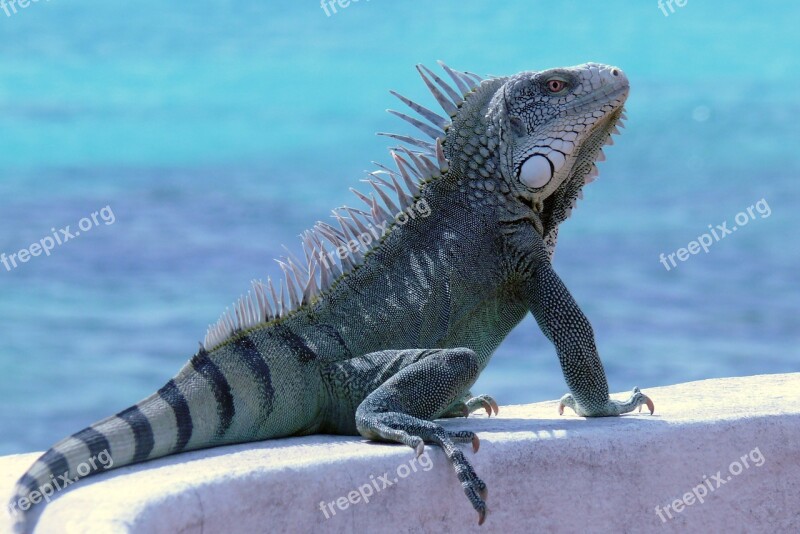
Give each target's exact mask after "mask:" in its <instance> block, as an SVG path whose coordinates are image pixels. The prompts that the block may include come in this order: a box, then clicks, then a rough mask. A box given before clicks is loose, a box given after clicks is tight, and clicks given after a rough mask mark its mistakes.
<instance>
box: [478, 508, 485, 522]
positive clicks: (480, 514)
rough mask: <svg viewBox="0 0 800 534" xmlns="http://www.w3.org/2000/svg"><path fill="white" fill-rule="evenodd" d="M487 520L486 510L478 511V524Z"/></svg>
mask: <svg viewBox="0 0 800 534" xmlns="http://www.w3.org/2000/svg"><path fill="white" fill-rule="evenodd" d="M484 521H486V510H480V511H478V526H481V525H482V524H483V522H484Z"/></svg>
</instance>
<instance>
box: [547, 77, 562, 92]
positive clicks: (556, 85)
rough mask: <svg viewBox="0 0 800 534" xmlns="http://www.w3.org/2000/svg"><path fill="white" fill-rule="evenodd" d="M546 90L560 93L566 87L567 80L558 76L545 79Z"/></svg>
mask: <svg viewBox="0 0 800 534" xmlns="http://www.w3.org/2000/svg"><path fill="white" fill-rule="evenodd" d="M546 85H547V90H548V91H550V92H551V93H560V92H561V91H563V90H564V89H565V88H566V87H567V82H565V81H564V80H560V79H558V78H551V79H549V80H547V83H546Z"/></svg>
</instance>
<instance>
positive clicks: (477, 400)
mask: <svg viewBox="0 0 800 534" xmlns="http://www.w3.org/2000/svg"><path fill="white" fill-rule="evenodd" d="M467 406H468V407H469V409H470V411H471V412H472V411H475V410H477V409H479V408H483V409H484V410H486V415H487V416H489V417H491V416H492V413H494V415H497V414H498V412H499V411H500V407H499V406H498V405H497V401H495V400H494V399H493V398H492V397H490V396H489V395H478V396H477V397H473V398H471V399H470V400H469V401H467Z"/></svg>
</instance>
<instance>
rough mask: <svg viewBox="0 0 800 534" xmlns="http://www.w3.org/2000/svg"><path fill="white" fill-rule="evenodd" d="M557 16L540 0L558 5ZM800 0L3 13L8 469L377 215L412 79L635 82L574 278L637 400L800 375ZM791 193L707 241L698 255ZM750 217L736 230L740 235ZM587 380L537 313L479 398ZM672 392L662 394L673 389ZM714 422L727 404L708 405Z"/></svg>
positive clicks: (605, 351)
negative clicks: (322, 240)
mask: <svg viewBox="0 0 800 534" xmlns="http://www.w3.org/2000/svg"><path fill="white" fill-rule="evenodd" d="M531 4H534V5H533V6H532V5H531ZM798 20H800V4H794V3H783V5H781V6H778V5H775V4H772V3H762V4H758V6H756V5H755V4H754V3H752V2H744V1H742V2H726V3H724V6H723V5H722V4H719V5H717V4H716V3H715V4H714V5H708V3H706V4H704V3H701V2H695V1H691V2H689V3H688V4H687V5H686V6H685V7H682V8H676V11H675V12H674V13H672V14H670V15H669V16H666V17H665V16H664V15H663V14H662V12H661V11H660V10H659V9H658V7H657V3H656V1H655V0H651V1H648V2H614V1H605V2H596V3H591V4H590V3H588V2H547V3H546V2H535V3H534V2H529V1H523V0H515V1H507V2H503V3H502V4H501V3H498V2H491V3H489V2H481V3H477V2H475V3H472V4H468V3H465V2H454V1H450V2H435V3H432V2H425V1H422V0H409V1H406V2H402V3H401V2H389V1H388V0H374V1H371V2H365V1H363V0H362V1H361V2H359V3H352V4H351V5H350V6H349V7H347V8H346V9H340V10H339V12H338V13H336V14H335V15H332V16H330V17H327V16H326V15H325V13H324V11H323V10H322V9H321V8H320V6H319V4H318V3H317V2H315V1H311V0H308V1H302V2H288V1H287V2H273V1H268V2H264V1H263V0H260V1H257V0H238V1H236V2H233V1H224V2H220V1H215V2H210V1H207V0H199V1H194V2H192V3H191V4H189V3H183V2H181V3H177V2H164V1H154V0H143V1H139V2H135V3H133V4H131V3H122V2H108V1H103V2H101V1H100V0H83V1H80V0H52V1H51V2H48V3H45V2H39V3H35V4H31V5H30V6H29V7H28V8H26V9H24V10H20V11H19V12H18V13H17V14H12V16H10V17H7V16H6V15H5V14H4V13H3V12H2V11H0V38H1V39H2V43H3V46H2V54H0V252H5V253H6V254H10V253H12V252H16V251H18V250H19V249H21V248H23V247H27V246H28V245H30V244H31V243H33V242H37V241H39V240H40V239H42V238H44V237H46V236H49V235H50V234H51V231H50V229H51V228H56V229H59V228H62V227H65V226H66V225H71V228H72V230H73V231H74V230H75V229H76V228H77V224H78V222H79V221H80V220H81V219H82V218H83V217H88V216H90V214H91V213H93V212H99V210H100V209H101V208H103V207H105V206H109V207H110V209H111V210H112V211H113V214H114V222H113V224H105V223H104V222H103V220H102V219H100V220H99V224H98V225H97V226H93V227H92V228H91V229H90V231H87V232H84V233H83V234H82V235H80V236H79V237H77V238H75V239H73V240H71V241H69V242H66V243H64V245H63V246H60V247H57V248H56V249H55V250H53V252H52V253H51V255H50V256H49V257H46V256H39V257H35V258H31V259H30V261H28V262H27V263H24V264H20V265H19V267H18V268H16V269H12V270H11V271H6V269H5V268H4V267H3V266H2V265H0V454H6V453H14V452H23V451H29V450H36V449H43V448H45V447H47V446H48V445H50V444H51V443H52V442H54V441H56V440H57V439H59V438H61V437H62V436H64V435H67V434H69V433H71V432H73V431H75V430H78V429H80V428H82V427H83V426H85V425H87V424H88V423H91V422H92V421H95V420H97V419H99V418H102V417H104V416H106V415H109V414H111V413H114V412H116V411H119V410H120V409H122V408H124V407H127V406H128V405H130V404H131V403H133V402H135V401H137V400H138V399H140V398H142V397H144V396H146V395H147V394H149V393H151V392H152V391H154V390H155V389H157V388H158V387H160V386H161V385H163V383H164V382H165V381H166V380H167V379H168V378H169V377H170V376H172V375H173V374H174V373H175V372H176V371H177V370H178V369H179V368H180V367H181V366H182V365H183V363H184V362H185V361H186V359H187V358H188V357H189V356H190V355H191V354H192V352H193V351H194V349H195V347H196V344H197V341H198V340H199V339H201V338H202V336H203V335H204V333H205V328H206V326H207V324H208V323H210V322H212V321H214V320H216V318H217V317H218V315H219V313H220V312H221V311H222V310H223V309H224V307H225V306H227V305H229V304H230V302H231V301H232V300H234V299H235V298H236V297H238V296H239V295H240V294H241V293H242V292H244V291H245V290H246V289H247V284H248V282H249V280H251V279H253V278H263V277H264V276H265V275H266V274H267V273H272V274H273V275H275V274H276V273H277V272H278V271H277V269H276V265H275V264H274V263H273V262H272V261H271V258H273V257H275V256H277V255H279V254H280V253H281V250H280V244H282V243H286V244H289V245H295V244H296V243H297V240H296V237H295V236H296V235H297V234H299V233H300V232H301V231H302V230H303V229H305V228H306V227H308V226H310V225H311V224H312V223H313V222H314V221H316V220H319V219H323V218H325V217H327V214H328V210H329V209H330V208H333V207H335V206H338V205H341V204H343V203H351V196H350V193H348V191H347V190H348V187H350V186H352V185H355V184H356V183H357V180H358V179H359V178H360V177H361V176H362V171H363V169H365V168H368V167H369V161H371V160H373V159H380V160H382V161H386V160H387V154H386V151H385V146H386V140H385V139H381V138H377V137H375V136H374V135H373V132H375V131H386V130H392V129H395V130H396V129H398V128H400V129H402V126H399V125H398V121H397V120H396V119H393V118H392V117H390V116H389V115H387V114H386V113H384V112H383V109H384V108H386V107H389V106H392V107H395V106H396V105H397V104H396V103H395V102H394V101H393V98H392V97H391V96H390V95H389V94H388V92H387V91H388V89H397V90H399V91H400V92H402V93H405V94H408V95H410V96H414V97H418V98H423V99H425V100H427V101H429V100H428V98H429V97H427V96H426V95H425V89H424V87H423V86H422V84H421V82H420V81H419V79H418V78H417V76H416V73H415V71H414V69H413V66H414V65H415V64H416V63H418V62H425V63H427V64H430V65H431V66H433V65H434V62H435V60H437V59H444V60H446V61H448V62H449V63H450V64H451V65H453V66H454V67H456V68H462V69H468V70H473V71H476V72H480V73H489V74H509V73H514V72H517V71H520V70H528V69H532V70H536V69H541V68H548V67H554V66H561V65H573V64H577V63H582V62H585V61H590V60H591V61H599V62H605V63H612V64H615V65H618V66H620V67H622V68H623V69H625V71H626V73H627V74H628V76H629V78H630V80H631V84H632V93H631V96H630V99H629V104H628V106H627V109H628V116H629V120H628V122H627V129H626V130H625V131H624V135H622V136H621V137H618V138H616V139H617V144H616V145H615V146H613V147H609V149H608V150H607V154H608V161H607V162H605V163H602V164H601V165H600V167H601V174H600V179H599V180H598V182H596V183H594V184H592V185H591V186H589V187H588V188H587V189H586V191H585V193H586V199H585V200H583V201H582V202H580V203H579V207H578V209H577V211H576V212H575V214H574V215H573V218H572V219H570V220H569V221H568V222H567V223H566V224H565V225H564V226H563V227H562V232H561V237H560V242H559V248H558V251H557V253H556V259H555V266H556V269H557V270H558V272H559V273H560V274H561V276H562V278H563V279H564V280H565V282H566V283H567V285H568V287H569V288H570V289H571V291H572V292H573V294H574V296H575V298H576V299H577V301H578V302H579V303H580V304H581V305H582V307H583V308H584V310H585V312H586V313H587V315H588V316H589V317H590V319H591V320H592V323H593V326H594V329H595V332H596V335H597V341H598V345H599V347H600V351H601V355H602V357H603V360H604V362H605V366H606V370H607V373H608V376H609V381H610V384H611V387H612V390H614V391H622V390H628V389H630V388H631V387H633V386H635V385H639V386H641V387H643V388H647V387H653V386H658V385H666V384H671V383H676V382H683V381H688V380H695V379H701V378H709V377H719V376H733V375H748V374H755V373H776V372H787V371H796V370H798V361H799V360H800V348H798V342H799V341H800V313H798V312H800V305H799V303H798V277H799V276H800V275H798V260H799V259H800V248H799V247H798V237H797V235H798V233H797V227H798V223H800V211H799V210H798V209H797V207H798V200H799V198H798V197H799V196H800V195H799V193H800V188H799V187H798V183H799V182H798V180H799V179H800V172H799V171H800V163H798V158H797V148H798V146H799V144H800V143H799V142H800V127H798V120H797V117H799V116H800V92H798V88H800V75H798V73H800V56H798V54H797V50H798V49H800V46H798V45H800V38H799V37H798V34H797V32H796V28H795V27H796V23H797V21H798ZM761 199H764V200H765V202H766V203H767V205H768V206H769V208H770V210H771V214H770V216H769V217H765V218H762V217H761V216H760V215H758V212H756V217H755V219H754V220H750V221H749V223H748V224H747V226H746V227H742V228H740V229H739V230H738V231H737V232H736V233H735V234H732V235H729V236H727V237H726V238H725V239H723V240H722V241H719V242H718V243H715V244H714V245H713V246H712V247H711V248H710V250H709V252H708V253H703V252H700V253H699V254H698V255H696V256H691V257H690V259H689V260H688V261H686V262H684V263H679V264H678V267H676V268H673V269H672V270H670V271H667V270H666V269H665V268H664V267H663V266H662V264H661V263H659V254H661V253H665V254H669V253H671V252H672V253H674V252H675V251H676V250H677V249H679V248H680V247H685V246H686V245H687V244H688V243H689V241H691V240H693V239H695V238H696V237H697V236H698V235H700V234H702V233H703V232H705V231H707V227H708V225H709V224H712V225H716V224H720V223H722V222H723V221H733V218H734V216H735V215H736V214H737V213H739V212H740V211H743V210H746V209H747V208H748V207H749V206H753V205H755V203H756V202H758V201H759V200H761ZM731 224H732V222H729V223H728V226H731ZM475 391H476V392H481V393H483V392H486V393H491V394H493V395H494V396H495V397H496V398H497V399H498V400H499V401H500V402H501V403H505V404H508V403H522V402H530V401H538V400H545V399H553V398H556V397H558V396H560V395H561V394H562V393H563V392H564V391H565V385H564V381H563V378H562V377H561V372H560V369H559V367H558V363H557V359H556V357H555V354H554V351H553V348H552V346H551V345H550V344H549V343H548V342H547V340H546V339H544V336H543V335H542V334H541V333H540V332H539V331H538V329H537V327H536V325H535V323H534V322H533V321H532V320H526V321H525V322H523V324H521V325H520V326H519V328H518V329H517V330H516V331H515V332H514V333H513V334H512V335H511V336H510V337H509V338H508V339H507V340H506V342H505V343H504V344H503V345H502V346H501V348H500V349H499V351H498V352H497V354H496V356H495V358H494V360H493V361H492V363H491V364H490V366H489V367H488V368H487V370H486V371H485V373H484V375H483V376H482V377H481V379H480V382H479V384H478V385H477V386H476V387H475ZM656 401H657V399H656ZM698 409H702V407H700V406H698Z"/></svg>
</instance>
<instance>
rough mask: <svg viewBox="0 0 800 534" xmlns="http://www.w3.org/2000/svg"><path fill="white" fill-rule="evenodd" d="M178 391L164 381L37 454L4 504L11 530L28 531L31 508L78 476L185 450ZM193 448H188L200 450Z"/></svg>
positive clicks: (187, 430)
mask: <svg viewBox="0 0 800 534" xmlns="http://www.w3.org/2000/svg"><path fill="white" fill-rule="evenodd" d="M182 390H183V391H185V388H184V387H179V386H178V385H177V384H176V382H175V381H174V380H170V381H169V382H168V383H167V385H166V386H164V387H163V388H161V389H160V390H159V391H158V392H157V393H155V394H153V395H151V396H150V397H148V398H146V399H144V400H143V401H141V402H139V403H138V404H136V405H134V406H131V407H130V408H128V409H126V410H124V411H122V412H120V413H118V414H117V415H114V416H112V417H108V418H106V419H103V420H102V421H99V422H97V423H95V424H93V425H91V426H89V427H88V428H85V429H83V430H81V431H80V432H78V433H76V434H73V435H72V436H70V437H68V438H66V439H63V440H61V441H59V442H58V443H56V444H55V445H54V446H53V447H52V448H51V449H50V450H48V451H47V452H45V453H44V454H43V455H42V456H40V457H39V458H38V459H37V460H36V461H35V462H34V464H33V465H32V466H31V467H30V468H29V469H28V471H27V472H26V473H25V474H24V475H23V476H22V478H20V479H19V481H17V485H16V488H15V492H14V497H13V498H12V499H11V501H10V502H9V505H8V510H9V512H11V514H12V516H13V517H14V529H15V530H14V531H15V532H17V533H19V534H23V533H27V532H30V530H31V527H32V525H30V524H29V519H30V516H29V512H30V509H31V507H32V506H35V505H37V504H38V503H40V502H50V500H51V498H53V497H54V496H55V495H56V494H57V493H58V492H60V491H61V490H63V489H64V488H66V487H69V486H71V485H72V484H73V483H74V482H75V481H77V480H78V479H80V478H84V477H87V476H90V475H92V474H95V473H98V472H101V471H106V470H108V469H112V468H116V467H122V466H125V465H130V464H135V463H138V462H143V461H145V460H151V459H154V458H159V457H162V456H167V455H169V454H174V453H178V452H181V451H183V450H186V449H187V444H189V441H190V439H191V438H192V433H193V432H192V430H193V428H192V417H191V415H190V413H189V403H188V402H187V399H186V397H184V393H183V392H182ZM198 430H199V429H198ZM202 433H204V432H198V434H202ZM196 437H199V436H196ZM193 441H194V440H193ZM193 445H194V446H193V447H189V448H200V447H202V446H203V445H202V444H200V443H194V444H193ZM208 445H211V444H210V443H209V444H208ZM206 446H207V445H206Z"/></svg>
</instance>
